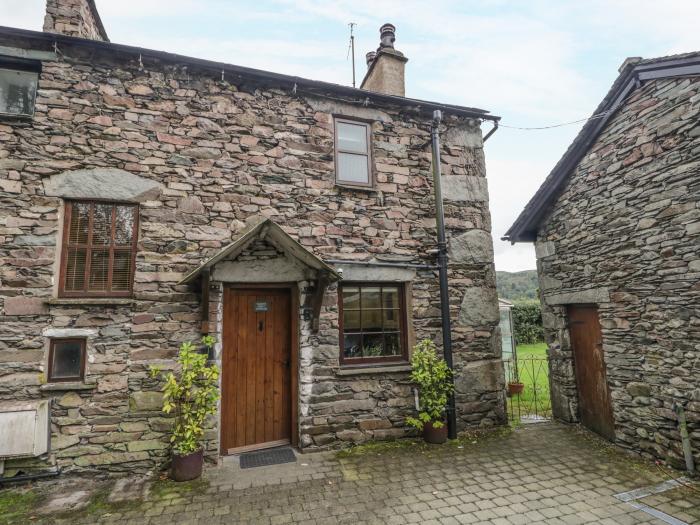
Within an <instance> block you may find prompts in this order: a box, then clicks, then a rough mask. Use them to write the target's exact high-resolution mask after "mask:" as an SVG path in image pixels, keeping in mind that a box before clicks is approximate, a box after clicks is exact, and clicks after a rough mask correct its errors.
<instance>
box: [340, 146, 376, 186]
mask: <svg viewBox="0 0 700 525" xmlns="http://www.w3.org/2000/svg"><path fill="white" fill-rule="evenodd" d="M338 180H339V181H342V182H354V183H360V184H369V167H368V165H367V155H356V154H354V153H338Z"/></svg>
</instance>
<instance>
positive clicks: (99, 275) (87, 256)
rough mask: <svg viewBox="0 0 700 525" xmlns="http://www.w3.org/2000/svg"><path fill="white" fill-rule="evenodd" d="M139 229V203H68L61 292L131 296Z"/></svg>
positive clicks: (80, 295) (71, 295)
mask: <svg viewBox="0 0 700 525" xmlns="http://www.w3.org/2000/svg"><path fill="white" fill-rule="evenodd" d="M137 230H138V208H137V207H136V206H135V205H131V204H116V203H104V202H84V201H69V202H66V217H65V228H64V231H63V257H62V264H61V282H60V286H59V290H60V295H62V296H63V297H82V296H102V297H119V296H129V295H131V289H132V282H133V275H134V257H135V255H136V240H137V237H138V235H137Z"/></svg>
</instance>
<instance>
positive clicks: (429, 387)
mask: <svg viewBox="0 0 700 525" xmlns="http://www.w3.org/2000/svg"><path fill="white" fill-rule="evenodd" d="M411 367H412V369H413V370H412V371H411V380H412V381H413V382H414V383H416V385H418V400H419V405H420V409H419V411H418V417H407V418H406V423H407V424H408V425H411V426H412V427H415V428H417V429H418V430H423V426H424V425H425V424H426V423H432V425H433V427H434V428H440V427H442V426H443V425H444V423H443V421H444V418H445V408H446V407H447V401H448V399H449V397H450V395H451V394H452V392H453V391H454V385H453V384H452V370H450V369H449V368H448V366H447V363H446V362H445V360H444V359H443V358H442V357H440V356H439V355H438V353H437V348H436V346H435V343H433V342H432V341H431V340H430V339H423V340H422V341H421V342H419V343H418V344H417V345H416V346H415V347H414V348H413V355H412V356H411Z"/></svg>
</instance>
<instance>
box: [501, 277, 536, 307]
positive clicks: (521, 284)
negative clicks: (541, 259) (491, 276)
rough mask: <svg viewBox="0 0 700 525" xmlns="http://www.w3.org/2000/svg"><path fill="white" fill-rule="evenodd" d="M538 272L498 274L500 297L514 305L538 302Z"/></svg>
mask: <svg viewBox="0 0 700 525" xmlns="http://www.w3.org/2000/svg"><path fill="white" fill-rule="evenodd" d="M538 287H539V285H538V283H537V270H525V271H522V272H496V288H497V289H498V297H500V298H501V299H505V300H507V301H510V302H512V303H519V302H523V301H537V300H538V298H537V288H538Z"/></svg>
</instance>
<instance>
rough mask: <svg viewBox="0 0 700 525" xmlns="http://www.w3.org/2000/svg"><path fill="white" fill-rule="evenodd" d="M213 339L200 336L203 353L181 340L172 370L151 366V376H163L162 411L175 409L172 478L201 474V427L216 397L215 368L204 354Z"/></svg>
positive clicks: (215, 404)
mask: <svg viewBox="0 0 700 525" xmlns="http://www.w3.org/2000/svg"><path fill="white" fill-rule="evenodd" d="M214 342H215V339H214V338H213V337H211V336H204V337H202V343H203V344H204V346H205V347H206V348H207V352H206V353H202V352H200V351H198V350H197V349H196V348H195V346H194V345H193V344H192V343H190V342H186V343H182V345H181V346H180V352H179V353H178V356H177V359H176V361H177V363H178V367H177V368H176V372H175V373H173V372H168V373H167V374H166V373H163V374H161V371H160V370H159V369H158V368H156V367H151V377H153V378H155V377H158V376H161V377H163V379H164V380H165V385H164V386H163V412H165V413H166V414H170V413H171V412H173V411H174V412H175V423H174V426H173V433H172V436H171V437H170V442H171V443H172V464H171V468H170V477H171V478H172V479H173V480H175V481H189V480H192V479H196V478H198V477H199V476H201V475H202V464H203V462H204V446H203V443H202V441H203V438H204V427H205V423H206V419H207V416H209V415H210V414H214V413H215V412H216V406H217V401H218V400H219V389H218V379H219V368H218V367H217V366H216V365H207V355H208V353H209V351H210V350H211V348H212V347H213V345H214Z"/></svg>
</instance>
